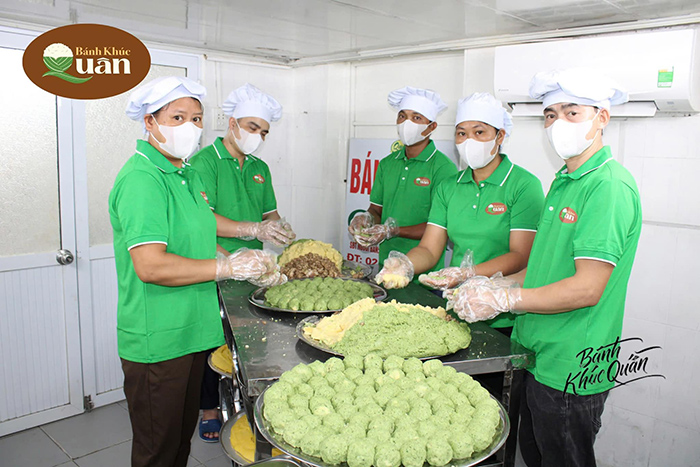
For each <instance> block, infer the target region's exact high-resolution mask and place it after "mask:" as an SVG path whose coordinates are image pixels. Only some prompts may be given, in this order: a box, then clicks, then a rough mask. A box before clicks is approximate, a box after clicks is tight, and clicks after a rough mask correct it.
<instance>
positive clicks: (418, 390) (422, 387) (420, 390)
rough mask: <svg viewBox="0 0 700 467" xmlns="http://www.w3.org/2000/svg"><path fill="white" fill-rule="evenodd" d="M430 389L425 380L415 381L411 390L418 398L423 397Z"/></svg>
mask: <svg viewBox="0 0 700 467" xmlns="http://www.w3.org/2000/svg"><path fill="white" fill-rule="evenodd" d="M430 391H431V388H430V386H428V383H427V382H422V383H416V385H415V386H414V387H413V392H414V393H415V394H416V396H418V398H421V397H424V396H425V395H426V394H427V393H428V392H430Z"/></svg>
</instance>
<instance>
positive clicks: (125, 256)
mask: <svg viewBox="0 0 700 467" xmlns="http://www.w3.org/2000/svg"><path fill="white" fill-rule="evenodd" d="M205 198H206V192H205V188H204V184H203V183H202V180H201V179H200V177H199V175H198V174H197V172H196V171H195V170H194V169H192V168H191V167H190V166H189V165H188V164H184V165H183V167H182V168H177V167H175V166H174V165H173V164H171V163H170V162H169V161H168V160H167V159H166V158H165V157H164V156H163V155H162V154H161V153H160V152H158V151H157V150H156V149H155V148H154V147H153V146H151V145H150V144H149V143H148V142H146V141H143V140H139V141H138V142H137V144H136V154H134V155H133V156H132V157H131V158H130V159H129V160H128V161H127V162H126V164H124V167H122V169H121V170H120V171H119V174H118V175H117V178H116V180H115V182H114V187H113V188H112V191H111V193H110V194H109V215H110V221H111V223H112V229H113V232H114V259H115V262H116V266H117V282H118V286H119V299H118V304H117V343H118V349H119V356H120V357H121V358H123V359H125V360H129V361H133V362H139V363H155V362H161V361H164V360H170V359H173V358H176V357H181V356H183V355H186V354H190V353H194V352H199V351H202V350H206V349H211V348H212V347H216V346H218V345H221V344H222V343H223V342H224V338H223V333H222V332H221V317H220V316H219V301H218V298H217V292H216V282H214V281H210V282H203V283H200V284H193V285H186V286H181V287H166V286H161V285H156V284H149V283H145V282H142V281H141V279H139V277H138V276H137V275H136V272H135V271H134V264H133V262H132V261H131V255H130V254H129V249H130V248H133V247H135V246H139V245H143V244H147V243H162V244H164V245H166V251H167V252H168V253H173V254H176V255H179V256H184V257H186V258H193V259H213V258H215V257H216V219H215V218H214V215H213V214H212V212H211V209H210V208H209V205H208V204H207V202H206V199H205Z"/></svg>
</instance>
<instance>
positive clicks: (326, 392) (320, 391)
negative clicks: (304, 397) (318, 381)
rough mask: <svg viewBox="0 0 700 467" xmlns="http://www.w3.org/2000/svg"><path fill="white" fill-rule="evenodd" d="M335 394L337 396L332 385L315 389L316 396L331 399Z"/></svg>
mask: <svg viewBox="0 0 700 467" xmlns="http://www.w3.org/2000/svg"><path fill="white" fill-rule="evenodd" d="M333 396H335V391H334V390H333V388H331V387H330V386H319V387H317V388H316V389H314V397H323V398H325V399H331V398H332V397H333Z"/></svg>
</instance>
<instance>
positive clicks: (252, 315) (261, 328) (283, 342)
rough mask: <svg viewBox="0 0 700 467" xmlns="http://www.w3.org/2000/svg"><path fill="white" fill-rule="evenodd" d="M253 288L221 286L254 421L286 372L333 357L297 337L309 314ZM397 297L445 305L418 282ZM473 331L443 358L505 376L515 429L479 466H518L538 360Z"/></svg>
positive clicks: (262, 453)
mask: <svg viewBox="0 0 700 467" xmlns="http://www.w3.org/2000/svg"><path fill="white" fill-rule="evenodd" d="M253 290H255V287H254V286H252V285H250V284H248V283H245V282H235V281H226V282H223V283H220V285H219V293H220V301H221V304H222V317H223V318H224V331H225V334H226V340H227V342H228V344H229V345H230V346H231V350H232V354H233V355H234V360H235V361H234V372H235V373H236V382H232V384H234V385H235V384H236V383H237V385H238V389H239V390H240V396H241V399H242V400H241V401H240V402H242V404H243V406H244V407H245V409H246V411H247V412H248V420H253V416H252V405H253V403H254V401H255V398H256V397H257V396H258V395H259V394H260V393H261V392H262V391H263V390H264V389H265V388H266V387H267V386H268V385H269V384H271V383H272V382H274V381H275V380H276V379H277V378H279V376H280V375H281V374H282V373H284V372H285V371H287V370H290V369H292V368H293V367H294V366H295V365H297V364H299V363H310V362H312V361H314V360H321V361H325V360H326V359H328V358H329V357H330V356H331V355H329V354H327V353H325V352H322V351H320V350H317V349H315V348H313V347H310V346H309V345H307V344H305V343H303V342H301V341H300V340H298V339H297V337H296V325H297V323H298V322H299V321H300V320H302V319H304V318H306V317H307V316H309V314H307V313H279V312H272V311H266V310H263V309H260V308H257V307H255V306H254V305H252V304H251V303H249V302H248V295H249V294H250V292H252V291H253ZM391 299H396V300H397V301H399V302H403V303H419V304H421V305H426V306H432V307H438V306H444V304H445V301H444V300H443V299H441V298H439V297H438V296H436V295H434V294H433V293H431V292H430V291H428V290H426V289H424V288H422V287H420V286H418V285H415V284H410V285H409V286H408V287H406V288H405V289H400V290H390V291H389V297H388V298H387V300H391ZM471 330H472V342H471V344H470V346H469V347H468V348H467V349H465V350H461V351H459V352H457V353H455V354H453V355H450V356H447V357H444V358H441V360H442V361H443V362H444V363H445V364H446V365H450V366H453V367H455V369H457V370H458V371H462V372H464V373H468V374H470V375H480V374H486V373H490V374H493V373H498V374H501V375H502V376H503V390H502V392H501V393H500V394H496V395H497V396H499V397H500V398H501V401H502V403H503V405H504V406H505V408H506V410H507V411H508V416H509V417H510V420H511V433H510V436H509V437H508V441H507V442H506V444H505V446H504V447H503V448H502V449H501V450H500V451H499V452H498V453H497V454H496V456H495V459H493V458H491V459H488V460H486V461H484V462H483V463H482V464H479V465H481V466H513V465H514V463H515V449H516V439H517V436H516V434H517V427H518V417H519V416H518V412H519V408H520V385H521V384H522V376H523V375H522V373H523V370H524V369H525V368H527V367H528V366H529V365H531V364H532V363H533V362H534V355H533V354H532V353H530V352H529V351H527V350H526V349H525V348H523V347H521V346H519V345H517V344H514V343H512V342H511V341H510V339H508V338H507V337H506V336H504V335H503V334H501V333H500V332H498V331H496V330H494V329H492V328H490V327H489V326H487V325H486V324H484V323H476V324H473V325H471ZM228 392H229V393H231V394H233V393H234V392H235V391H234V390H233V389H231V390H230V391H228ZM226 405H227V407H234V406H235V405H236V404H235V403H234V401H228V402H227V404H226ZM229 415H230V414H229ZM253 429H255V427H253ZM256 438H257V441H258V452H256V460H257V459H258V458H264V457H266V456H269V452H270V449H271V448H270V445H269V443H267V442H266V441H265V440H264V439H263V438H262V437H261V436H260V435H259V433H257V432H256Z"/></svg>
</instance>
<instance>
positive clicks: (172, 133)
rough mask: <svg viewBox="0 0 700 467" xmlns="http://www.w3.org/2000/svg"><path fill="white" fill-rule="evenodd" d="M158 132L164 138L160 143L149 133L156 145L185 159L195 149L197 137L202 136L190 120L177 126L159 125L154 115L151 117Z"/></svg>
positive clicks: (172, 154) (173, 155)
mask: <svg viewBox="0 0 700 467" xmlns="http://www.w3.org/2000/svg"><path fill="white" fill-rule="evenodd" d="M153 121H154V122H156V126H157V127H158V130H159V131H160V134H161V135H163V138H165V142H164V143H162V142H160V141H158V139H157V138H156V137H155V135H153V133H151V136H153V139H154V140H156V143H158V146H160V147H161V149H163V150H164V151H165V152H167V153H168V154H170V155H171V156H172V157H175V158H177V159H187V158H188V157H190V156H191V155H192V154H193V153H194V152H195V151H196V150H197V145H198V144H199V138H200V137H201V136H202V129H201V128H199V127H198V126H197V125H195V124H194V123H192V122H186V123H183V124H182V125H178V126H165V125H162V126H161V125H159V124H158V121H157V120H156V117H153Z"/></svg>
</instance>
